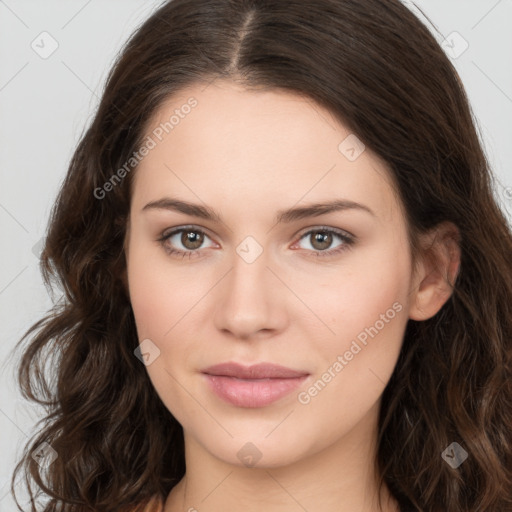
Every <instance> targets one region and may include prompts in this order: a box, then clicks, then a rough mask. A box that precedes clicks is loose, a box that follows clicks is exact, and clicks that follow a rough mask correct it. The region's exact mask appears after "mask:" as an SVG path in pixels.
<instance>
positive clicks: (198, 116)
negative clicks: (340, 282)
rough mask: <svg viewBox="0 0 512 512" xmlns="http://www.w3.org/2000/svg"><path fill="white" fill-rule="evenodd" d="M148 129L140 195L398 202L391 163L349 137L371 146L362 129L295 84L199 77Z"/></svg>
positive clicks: (383, 207)
mask: <svg viewBox="0 0 512 512" xmlns="http://www.w3.org/2000/svg"><path fill="white" fill-rule="evenodd" d="M191 105H193V106H191ZM145 136H146V137H150V138H151V139H152V140H153V141H154V143H155V144H154V147H153V149H151V151H149V153H148V154H147V156H145V157H144V159H143V160H142V161H141V162H140V164H139V166H138V168H137V171H136V173H135V183H134V198H133V200H134V201H137V202H140V201H142V200H145V199H146V200H151V199H155V198H156V197H153V196H155V195H158V194H160V195H163V193H164V192H166V191H168V192H169V193H173V195H176V194H177V193H178V194H181V195H182V197H185V196H186V197H187V198H188V199H190V200H195V201H197V199H198V198H201V199H203V198H205V200H206V198H208V199H211V200H212V201H213V202H215V201H220V203H222V201H225V200H226V199H228V200H229V199H230V198H236V199H238V200H241V201H245V204H246V206H247V208H249V205H250V204H255V203H258V204H260V205H266V206H268V207H269V208H272V207H273V205H272V203H275V206H276V208H275V209H278V207H277V204H279V208H280V207H282V206H283V203H284V204H286V205H292V204H296V203H297V202H298V201H300V200H301V198H303V201H305V202H312V201H316V200H324V199H326V198H329V197H333V196H336V197H344V198H345V197H346V198H348V199H351V200H354V201H360V202H363V203H368V202H370V203H372V209H374V211H377V213H379V211H380V214H381V215H382V216H387V217H389V216H390V215H393V213H394V212H393V211H392V210H393V209H396V207H399V205H397V204H394V203H395V202H396V197H395V196H394V194H393V190H392V186H391V179H390V174H389V170H388V168H387V166H386V164H385V163H384V162H383V161H382V160H381V159H380V158H378V157H377V156H376V155H375V154H373V153H372V152H371V151H370V150H369V149H368V148H365V149H364V151H362V153H361V154H360V156H359V157H358V158H356V159H353V156H354V153H352V155H351V154H350V153H346V149H347V144H348V145H349V146H350V145H352V146H354V142H355V144H356V146H355V150H356V152H359V151H360V150H361V149H362V147H363V146H362V145H359V146H357V144H358V143H357V140H358V139H356V138H355V135H354V134H352V133H351V132H350V130H348V129H347V128H346V127H345V126H344V125H343V124H342V123H340V122H339V121H338V120H337V119H335V117H334V116H333V115H332V113H331V112H329V111H328V110H326V109H324V108H322V107H321V106H320V105H318V104H316V103H315V102H313V101H312V100H311V99H309V98H307V97H304V96H301V95H299V94H296V93H293V92H289V91H284V90H276V89H272V90H258V91H254V90H247V89H244V88H243V87H241V86H239V85H237V84H234V83H232V82H223V81H218V82H214V83H211V84H209V85H207V86H206V85H205V84H197V85H194V86H191V87H188V88H186V89H183V90H181V91H180V92H179V93H177V94H175V95H173V96H172V97H170V98H168V99H167V100H166V101H165V102H164V103H162V105H161V106H160V108H159V109H158V110H157V111H156V113H155V114H154V115H153V117H152V118H151V120H150V121H149V122H148V123H147V128H146V133H145ZM347 154H348V156H351V158H348V157H347ZM356 155H357V153H356ZM149 196H151V197H149ZM194 196H195V197H194ZM220 203H218V204H220ZM395 213H396V212H395Z"/></svg>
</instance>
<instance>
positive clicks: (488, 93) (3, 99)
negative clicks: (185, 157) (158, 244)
mask: <svg viewBox="0 0 512 512" xmlns="http://www.w3.org/2000/svg"><path fill="white" fill-rule="evenodd" d="M160 3H161V2H160V1H158V2H157V1H154V0H153V1H148V0H146V1H143V0H122V1H121V0H109V1H106V0H103V1H100V0H79V1H78V0H61V1H56V0H53V1H50V0H46V1H44V2H41V1H40V0H23V1H22V0H0V63H1V65H0V113H1V115H0V183H1V187H0V228H1V237H2V250H1V252H0V257H1V260H0V315H1V317H0V322H1V324H0V325H1V328H2V331H1V332H2V337H1V343H0V364H1V365H2V366H1V369H2V374H1V377H0V378H1V381H0V382H1V387H0V432H1V433H2V435H1V436H0V457H1V459H0V460H1V461H2V464H1V465H0V511H8V510H9V511H11V510H15V506H14V503H13V501H12V499H11V497H10V495H9V494H8V486H9V481H10V477H11V474H12V470H13V465H14V460H15V458H16V457H17V455H18V454H19V453H20V451H21V449H22V446H23V445H24V443H25V442H26V440H27V436H30V435H31V434H32V432H33V431H34V430H35V429H34V424H35V421H36V420H37V419H38V414H40V412H39V411H38V410H37V409H35V408H34V406H32V405H30V404H27V403H25V402H24V401H23V400H22V399H21V397H20V394H19V392H18V391H17V389H16V386H15V383H14V373H13V370H14V361H13V360H12V359H11V358H10V357H9V358H8V356H9V354H10V351H11V350H12V348H13V347H14V346H15V344H16V343H17V341H18V340H19V339H20V338H21V336H22V335H23V333H24V332H25V330H26V329H27V328H28V327H29V326H31V325H32V324H33V323H34V322H35V321H37V320H38V319H39V318H41V317H42V316H43V314H44V313H45V312H46V310H47V309H49V308H50V307H51V305H52V302H51V299H50V297H49V296H48V294H47V292H46V290H45V288H44V286H43V284H42V279H41V276H40V273H39V267H38V249H39V248H40V241H41V239H42V237H43V235H44V232H45V228H46V223H47V220H48V215H49V212H50V209H51V206H52V203H53V201H54V199H55V196H56V193H57V190H58V187H59V184H60V182H61V180H62V179H63V177H64V175H65V173H66V170H67V165H68V164H69V160H70V158H71V155H72V153H73V150H74V148H75V146H76V144H77V142H78V140H79V138H80V136H81V134H82V132H83V130H84V128H85V126H86V125H87V124H88V123H89V121H90V120H91V119H92V115H93V113H94V111H95V109H96V107H97V105H98V101H99V95H100V93H101V89H102V86H103V82H104V80H105V78H106V74H107V72H108V70H109V68H110V66H111V64H112V63H113V59H114V57H115V55H116V54H117V52H118V51H119V50H120V49H121V47H122V44H123V42H124V41H125V40H126V39H127V37H128V36H129V34H130V33H131V32H132V31H133V30H134V29H135V28H136V27H137V26H138V25H139V24H140V23H141V22H142V21H144V20H145V19H146V18H147V17H148V16H149V14H150V13H151V12H152V11H153V10H154V9H155V8H156V7H157V6H158V5H159V4H160ZM405 3H407V4H408V5H409V6H410V8H411V9H412V10H413V11H415V12H417V13H418V14H419V16H420V18H421V19H422V20H423V21H425V18H424V17H423V15H422V14H421V13H420V12H419V11H418V10H417V9H416V7H414V6H413V5H411V4H412V2H409V1H406V2H405ZM415 4H416V6H418V7H420V8H421V10H422V11H423V12H424V13H425V14H426V15H427V16H428V17H429V18H430V20H431V21H432V23H433V24H434V25H435V26H436V27H437V30H438V31H439V33H437V32H436V30H435V29H434V27H432V26H431V25H430V24H428V22H427V24H428V26H429V27H430V29H431V30H432V31H433V33H434V35H435V36H436V39H437V40H438V41H439V42H440V43H441V42H442V41H443V40H444V39H445V38H447V40H448V41H449V42H450V44H451V45H452V46H453V49H452V50H449V49H447V52H448V51H451V52H454V53H453V54H452V58H453V62H454V63H455V66H456V68H457V70H458V71H459V74H460V76H461V78H462V81H463V82H464V84H465V86H466V89H467V92H468V95H469V98H470V101H471V104H472V107H473V111H474V114H475V117H476V119H477V121H478V125H479V128H480V131H481V136H482V140H483V143H484V146H485V149H486V152H487V155H488V157H489V159H490V162H491V165H492V168H493V171H494V174H495V177H496V189H495V193H496V197H497V199H498V201H499V203H500V204H501V206H502V208H503V210H504V211H505V212H506V213H507V215H508V218H509V220H510V219H512V215H511V211H512V169H511V163H512V144H511V142H512V124H511V121H512V31H510V25H511V21H512V0H472V1H470V0H416V2H415ZM425 22H426V21H425ZM44 31H46V32H48V33H49V34H50V35H51V38H53V40H55V41H56V42H57V43H58V48H57V49H56V50H55V52H54V53H53V54H51V55H50V56H46V55H44V54H43V57H46V58H43V57H42V56H41V55H40V53H42V52H44V51H49V50H50V49H51V44H52V39H51V38H50V36H45V35H43V36H41V35H40V34H41V33H42V32H44ZM453 32H457V33H458V34H460V36H459V35H457V34H455V35H453ZM461 38H463V39H461ZM33 41H34V43H33ZM464 41H467V44H468V45H469V47H468V48H467V50H466V51H464V53H462V54H461V55H458V53H460V52H461V51H462V50H463V49H464V48H465V44H466V43H464ZM32 44H33V45H34V46H35V49H33V48H32V46H31V45H32ZM53 44H55V43H53ZM37 45H38V46H37ZM36 50H37V51H36ZM37 52H40V53H37ZM455 56H456V58H454V57H455ZM20 496H23V494H21V495H20Z"/></svg>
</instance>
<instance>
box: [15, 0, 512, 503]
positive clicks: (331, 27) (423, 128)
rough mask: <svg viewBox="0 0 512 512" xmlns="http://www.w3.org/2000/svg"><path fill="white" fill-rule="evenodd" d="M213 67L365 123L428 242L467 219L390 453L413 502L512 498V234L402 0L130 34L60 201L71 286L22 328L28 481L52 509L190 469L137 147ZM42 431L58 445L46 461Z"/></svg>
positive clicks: (459, 110)
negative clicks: (150, 277)
mask: <svg viewBox="0 0 512 512" xmlns="http://www.w3.org/2000/svg"><path fill="white" fill-rule="evenodd" d="M216 78H226V79H231V80H233V81H237V82H238V83H240V84H242V85H244V86H245V87H247V88H249V89H250V88H251V87H257V88H267V89H277V88H279V89H284V90H289V91H292V92H299V93H301V94H303V95H304V97H307V98H309V99H311V100H312V101H314V102H317V103H318V104H319V105H321V106H323V107H326V108H327V109H329V110H330V111H331V112H332V113H333V115H335V116H336V118H337V119H339V120H340V121H341V122H342V123H343V124H344V125H345V126H347V127H348V128H349V129H350V130H351V131H352V132H353V133H355V134H357V136H358V137H359V138H360V139H361V140H362V141H363V142H364V144H365V145H366V146H367V147H369V148H371V149H372V150H373V151H374V152H375V153H376V154H377V155H379V156H380V157H381V158H382V159H383V160H384V161H385V162H386V163H387V164H388V165H389V168H390V169H391V171H392V174H393V177H394V180H395V183H396V191H397V194H398V196H399V198H400V200H401V202H402V204H403V206H404V209H405V212H406V221H407V225H408V230H409V236H410V243H411V248H412V250H413V255H416V254H417V249H418V247H419V245H418V236H419V234H421V233H424V232H426V231H428V230H430V229H431V228H433V227H435V226H436V225H437V224H438V223H440V222H442V221H450V222H453V223H454V224H455V225H456V226H457V227H458V229H459V231H460V247H461V267H460V272H459V274H458V276H457V280H456V283H455V285H454V290H453V294H452V296H451V298H450V299H449V300H448V302H446V303H445V305H444V306H443V308H442V309H441V310H440V311H439V312H438V314H436V315H435V316H434V317H433V318H431V319H429V320H426V321H423V322H418V321H413V320H409V322H408V324H407V328H406V332H405V338H404V343H403V347H402V351H401V353H400V356H399V360H398V362H397V365H396V368H395V371H394V373H393V375H392V377H391V380H390V382H389V383H388V385H387V387H386V389H385V391H384V394H383V397H382V407H381V414H380V419H379V434H378V443H379V444H378V457H377V461H376V464H377V467H378V471H379V474H380V476H381V485H382V484H383V483H385V484H386V485H387V486H388V487H389V489H390V490H391V492H392V494H393V496H394V497H395V498H396V499H397V500H398V502H399V503H400V505H401V506H403V507H411V508H416V509H419V510H422V511H441V510H442V511H443V512H461V511H475V512H476V511H491V510H492V511H493V512H502V511H503V512H505V511H508V512H510V511H511V510H512V263H511V259H510V256H511V255H512V233H511V230H510V227H509V225H508V223H507V220H506V218H505V216H504V214H503V212H502V211H501V210H500V208H499V207H498V205H497V202H496V200H495V198H494V197H493V192H492V189H493V179H494V178H493V175H492V172H491V170H490V168H489V164H488V161H487V160H486V157H485V155H484V152H483V150H482V146H481V142H480V140H479V136H478V133H477V130H476V128H475V125H474V122H473V119H472V112H471V109H470V106H469V104H468V100H467V97H466V94H465V91H464V87H463V85H462V83H461V81H460V79H459V77H458V75H457V72H456V71H455V69H454V67H453V65H452V63H451V62H450V60H449V59H448V58H447V56H445V54H444V53H443V50H442V49H441V48H440V46H439V44H438V43H437V42H436V40H435V38H434V37H433V36H432V34H431V33H430V32H429V30H428V28H427V27H426V26H425V25H423V23H421V22H420V21H419V20H418V18H417V17H416V16H415V15H414V14H413V13H412V12H411V11H410V10H409V9H408V8H406V7H405V6H404V5H403V4H401V3H400V2H399V1H398V0H287V1H286V2H276V1H275V0H174V1H170V2H167V3H165V4H164V5H162V6H161V7H160V8H159V9H158V10H157V11H156V12H155V13H154V14H153V15H152V16H151V17H150V18H149V19H148V20H147V21H146V22H145V23H144V24H143V25H142V26H141V27H140V28H139V29H138V30H137V31H136V32H135V33H134V34H133V35H132V36H131V38H130V39H129V41H128V42H127V44H126V46H125V48H124V51H123V52H122V53H121V54H120V55H119V57H118V59H117V61H116V63H115V65H114V67H113V69H112V70H111V72H110V74H109V76H108V79H107V83H106V86H105V89H104V91H103V95H102V99H101V103H100V105H99V107H98V110H97V112H96V114H95V117H94V119H93V121H92V123H91V124H90V126H89V127H88V129H87V130H86V131H85V133H84V134H83V136H82V138H81V140H80V142H79V144H78V146H77V148H76V151H75V153H74V155H73V157H72V160H71V162H70V165H69V170H68V173H67V176H66V178H65V180H64V182H63V184H62V187H61V189H60V192H59V195H58V198H57V200H56V203H55V205H54V208H53V210H52V215H51V219H50V223H49V226H48V231H47V236H46V243H45V246H44V250H43V252H42V257H41V270H42V273H43V277H44V280H45V282H46V284H47V285H48V286H50V287H51V286H58V287H60V288H61V289H62V291H63V292H64V294H63V299H62V301H61V302H60V303H58V304H56V306H55V307H54V308H53V309H52V310H51V311H50V312H49V313H48V314H47V316H45V317H44V318H43V319H41V320H40V321H39V322H37V323H36V324H35V325H33V326H32V327H31V328H30V329H28V331H27V332H26V333H25V335H24V336H23V339H22V340H21V342H20V345H21V344H22V342H23V341H24V340H27V341H28V343H27V346H26V347H23V356H22V359H21V361H20V364H19V370H18V371H19V374H18V380H19V385H20V386H21V389H22V392H23V394H24V396H25V397H27V398H29V399H31V400H34V401H36V402H38V403H39V404H42V405H44V406H45V407H46V408H47V416H46V418H45V419H44V421H43V423H42V426H41V430H40V431H39V432H38V434H37V435H35V436H34V437H33V439H32V440H31V441H30V442H29V443H27V446H26V447H25V452H24V456H23V458H22V460H20V462H19V463H18V465H17V466H16V469H15V472H14V475H13V485H12V492H13V494H14V482H15V478H16V475H17V474H18V473H19V472H20V471H21V469H24V477H25V483H26V485H27V487H28V489H29V492H30V496H31V497H33V496H34V494H33V490H32V485H33V482H35V484H36V485H37V488H38V489H39V491H42V493H43V494H44V495H46V496H47V499H46V504H45V505H44V507H45V508H44V510H45V511H46V512H50V511H57V510H59V511H63V512H68V511H82V510H95V511H102V512H113V511H116V512H119V511H125V510H130V509H131V510H135V509H136V510H141V509H142V507H144V506H145V505H147V504H149V503H150V500H151V499H152V498H157V499H158V500H161V501H165V498H166V496H167V495H168V493H169V492H170V490H171V489H172V487H173V486H174V485H175V484H176V483H177V482H178V481H179V480H180V479H181V478H182V477H183V475H184V473H185V460H184V444H183V430H182V428H181V426H180V424H179V423H178V422H177V420H176V419H175V418H174V417H173V416H172V415H171V414H170V412H169V411H168V410H167V409H166V407H165V406H164V405H163V403H162V402H161V401H160V399H159V398H158V396H157V394H156V392H155V390H154V388H153V386H152V384H151V382H150V380H149V378H148V374H147V372H146V369H145V367H144V365H143V364H141V362H140V361H139V360H138V359H137V358H136V357H135V356H134V349H136V347H137V346H138V339H137V333H136V329H135V322H134V317H133V312H132V310H131V306H130V302H129V298H128V295H127V293H126V289H125V286H124V284H123V276H124V271H125V255H124V251H123V242H124V237H125V228H126V221H127V217H128V214H129V207H130V194H131V191H130V184H131V182H132V179H133V175H134V173H135V172H136V165H133V167H130V166H128V167H127V166H126V162H130V161H131V160H130V159H131V158H133V155H134V153H135V152H136V151H137V150H138V148H139V147H140V146H141V144H143V141H144V136H145V133H144V129H145V127H146V125H147V123H148V120H149V119H150V118H151V116H152V115H153V114H154V113H155V111H156V110H157V109H158V108H159V106H160V105H161V104H162V102H163V101H164V100H166V99H168V98H169V97H170V96H171V95H172V94H174V93H176V92H179V91H180V90H182V89H183V88H185V87H186V86H188V85H192V84H195V83H199V82H204V83H205V85H206V83H207V82H209V81H211V80H214V79H216ZM197 108H200V105H199V106H198V107H197ZM132 163H133V162H132ZM121 168H124V170H125V172H124V173H122V172H120V171H119V169H121ZM116 176H117V177H116ZM107 182H108V183H110V186H105V184H106V183H107ZM49 361H50V363H49ZM51 369H53V371H51ZM453 442H457V443H458V444H459V445H460V446H461V447H463V449H464V450H465V451H466V452H467V454H468V458H467V460H465V461H464V463H462V464H461V465H460V466H459V467H457V468H453V467H451V466H450V465H449V464H447V463H446V462H445V460H443V457H442V456H441V454H442V452H443V451H444V450H445V449H446V448H447V447H449V446H450V444H451V443H453ZM42 443H48V445H49V446H50V447H51V449H52V450H55V452H56V453H57V455H58V456H57V458H56V459H55V460H54V461H53V462H52V464H51V465H49V466H48V467H46V468H43V467H42V466H40V465H39V464H38V463H37V462H36V461H35V459H34V457H32V456H31V454H32V453H33V451H34V450H36V449H39V448H38V447H40V446H41V444H42ZM44 446H46V445H44ZM47 453H53V452H50V451H48V450H47ZM35 501H36V499H35V497H34V499H33V500H32V509H31V510H36V509H35V505H34V503H35ZM18 506H19V504H18ZM20 510H21V509H20Z"/></svg>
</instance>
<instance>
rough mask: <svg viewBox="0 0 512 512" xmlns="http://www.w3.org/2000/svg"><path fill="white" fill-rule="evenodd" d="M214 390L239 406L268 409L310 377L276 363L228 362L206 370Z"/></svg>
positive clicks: (208, 380)
mask: <svg viewBox="0 0 512 512" xmlns="http://www.w3.org/2000/svg"><path fill="white" fill-rule="evenodd" d="M202 373H203V374H204V376H205V379H206V381H207V383H208V385H209V387H210V389H211V390H212V391H213V392H214V393H215V394H216V395H217V396H218V397H219V398H221V399H222V400H224V401H226V402H228V403H230V404H232V405H235V406H237V407H249V408H255V407H264V406H266V405H269V404H271V403H273V402H276V401H277V400H279V399H280V398H282V397H284V396H286V395H288V394H289V393H291V392H292V391H293V390H294V389H296V388H297V387H298V386H300V384H302V382H304V380H305V379H306V378H307V377H308V376H309V373H307V372H303V371H297V370H292V369H291V368H286V367H285V366H280V365H276V364H272V363H260V364H255V365H252V366H244V365H241V364H238V363H233V362H228V363H221V364H217V365H214V366H210V367H208V368H206V369H204V370H203V371H202Z"/></svg>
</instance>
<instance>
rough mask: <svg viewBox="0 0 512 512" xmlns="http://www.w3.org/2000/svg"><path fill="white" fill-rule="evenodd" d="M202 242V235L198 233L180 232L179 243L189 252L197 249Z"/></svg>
mask: <svg viewBox="0 0 512 512" xmlns="http://www.w3.org/2000/svg"><path fill="white" fill-rule="evenodd" d="M203 240H204V233H201V232H199V231H186V230H183V231H182V232H181V243H182V244H183V247H185V248H186V249H190V250H191V251H192V250H194V249H199V247H201V245H202V243H203Z"/></svg>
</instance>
